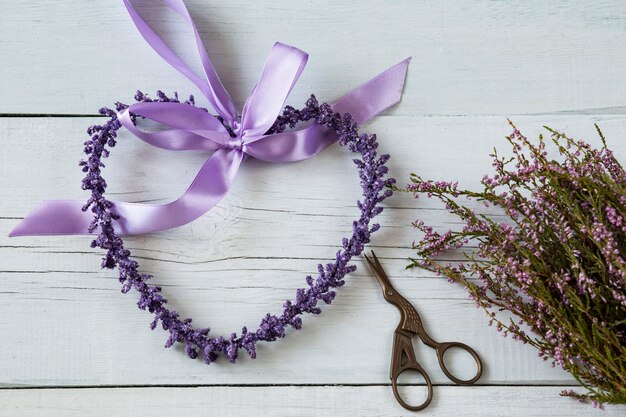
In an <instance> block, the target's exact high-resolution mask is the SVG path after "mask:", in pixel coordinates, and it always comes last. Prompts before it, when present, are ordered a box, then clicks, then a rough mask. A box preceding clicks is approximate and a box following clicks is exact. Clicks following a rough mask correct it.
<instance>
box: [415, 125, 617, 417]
mask: <svg viewBox="0 0 626 417" xmlns="http://www.w3.org/2000/svg"><path fill="white" fill-rule="evenodd" d="M511 126H512V128H513V131H512V133H511V134H510V135H509V136H507V140H508V142H509V144H510V145H511V147H512V153H513V156H512V157H511V158H503V157H501V156H500V155H498V153H497V151H496V150H494V152H493V154H492V155H491V156H492V157H493V164H492V165H493V169H494V173H493V174H492V175H485V176H484V177H483V178H482V180H481V184H482V190H481V191H470V190H465V189H460V188H459V186H458V183H450V182H446V181H438V182H436V181H432V180H425V179H423V178H421V177H420V176H418V175H416V174H412V175H411V178H410V180H411V183H410V184H409V185H408V186H407V187H406V189H405V190H404V191H409V192H412V193H414V196H415V197H418V196H420V195H422V194H426V195H427V196H428V197H435V198H438V199H439V200H441V201H442V202H443V203H444V204H445V207H446V208H447V210H448V211H449V212H450V213H452V214H454V215H455V216H457V217H458V218H459V219H460V220H461V221H462V223H463V227H462V229H461V230H456V231H453V230H447V231H445V232H442V233H440V232H437V231H436V230H434V229H433V228H432V227H431V226H428V225H427V224H425V223H424V222H422V221H416V222H415V223H414V224H413V225H414V227H415V228H416V229H417V230H419V231H420V232H421V233H422V235H421V239H420V240H419V241H418V242H417V243H416V244H414V249H415V250H416V256H415V257H414V258H412V259H411V263H410V264H409V265H408V268H412V267H421V268H425V269H428V270H430V271H433V272H435V273H437V274H440V275H443V276H445V277H447V278H448V279H449V281H451V282H454V283H458V284H461V285H463V286H464V287H465V288H466V289H467V290H468V292H469V295H470V297H471V298H472V299H473V300H475V301H476V303H477V305H478V306H480V307H482V308H483V309H485V311H486V312H487V316H488V318H489V324H490V325H491V324H495V326H496V329H497V330H498V331H499V332H503V333H504V335H505V336H506V335H509V334H510V335H511V336H512V337H513V339H516V340H520V341H522V342H523V343H529V344H531V345H532V346H534V347H535V348H537V349H538V351H539V356H540V357H541V358H542V359H543V360H546V361H550V362H551V364H552V366H557V365H558V366H560V367H562V368H563V369H564V370H566V371H568V372H569V373H571V374H572V375H573V376H574V378H576V380H577V381H578V382H579V383H580V384H581V385H582V386H583V387H585V388H586V389H587V391H586V392H585V393H575V392H573V391H564V392H563V393H562V394H563V395H568V396H573V397H576V398H578V399H580V400H583V401H584V400H587V399H588V400H591V401H592V402H593V403H594V405H596V406H598V405H599V406H602V404H603V403H621V404H624V403H626V261H625V259H626V173H625V171H624V169H623V168H622V166H621V165H620V163H619V162H618V161H617V159H616V158H615V157H614V155H613V153H612V152H611V150H610V149H608V147H607V145H606V140H605V138H604V136H603V135H602V133H601V131H600V129H599V128H598V129H597V130H598V133H599V135H600V138H601V140H602V143H603V146H602V147H600V148H599V149H596V148H594V147H592V146H591V145H589V144H588V143H586V142H584V141H578V140H574V139H572V138H570V137H568V136H567V135H565V134H564V133H561V132H557V131H555V130H552V129H550V128H548V127H546V129H547V132H548V135H547V136H548V137H549V141H548V143H546V141H547V139H546V138H544V137H543V136H540V138H539V140H538V141H536V142H532V141H530V140H529V139H528V138H527V137H525V136H524V135H523V134H522V133H521V132H520V131H519V130H518V129H517V128H516V127H515V126H514V125H513V124H512V123H511ZM596 128H597V126H596ZM546 145H549V146H546ZM552 145H554V148H555V150H554V151H552V152H549V151H548V149H551V147H552ZM551 155H553V156H554V157H552V156H551ZM461 199H466V200H467V199H469V200H476V201H481V202H483V203H484V204H485V205H487V206H491V207H493V209H491V210H490V212H491V213H492V214H488V213H480V212H478V211H477V210H474V209H470V208H468V207H467V206H465V205H463V204H462V203H461V201H460V200H461ZM494 210H496V211H499V212H500V213H499V214H500V215H497V216H494V215H493V213H494ZM501 214H505V219H506V221H503V220H502V215H501ZM449 250H461V251H463V253H464V256H465V260H464V261H462V262H456V263H450V262H443V261H442V260H441V258H440V255H441V254H443V253H444V252H446V251H449ZM505 315H506V317H508V318H506V319H505V318H504V317H505ZM511 315H512V316H513V317H514V319H513V318H511Z"/></svg>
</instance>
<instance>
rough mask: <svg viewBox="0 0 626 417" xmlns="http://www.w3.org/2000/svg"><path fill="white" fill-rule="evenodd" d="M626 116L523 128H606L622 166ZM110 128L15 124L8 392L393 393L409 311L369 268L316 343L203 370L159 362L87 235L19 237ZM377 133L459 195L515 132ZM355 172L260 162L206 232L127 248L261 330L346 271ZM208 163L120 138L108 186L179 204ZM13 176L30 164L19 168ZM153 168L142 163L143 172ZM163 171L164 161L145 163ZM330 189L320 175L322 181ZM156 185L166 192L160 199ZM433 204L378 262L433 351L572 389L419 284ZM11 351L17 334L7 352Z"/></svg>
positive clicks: (5, 329) (172, 286) (446, 297)
mask: <svg viewBox="0 0 626 417" xmlns="http://www.w3.org/2000/svg"><path fill="white" fill-rule="evenodd" d="M625 119H626V117H625V116H606V115H604V116H551V117H519V118H517V120H516V121H517V122H518V124H519V126H520V127H521V128H522V129H524V128H526V129H527V132H528V133H529V135H530V134H535V133H536V132H538V131H539V130H540V128H541V125H543V124H549V125H551V126H553V127H555V128H563V129H567V130H568V131H569V132H570V133H571V134H572V135H576V136H578V137H584V138H592V137H593V135H594V128H593V122H595V121H597V122H599V123H600V124H601V126H602V127H603V128H604V131H605V133H606V136H607V137H608V139H609V142H610V144H611V145H612V146H613V148H614V149H615V152H616V154H617V155H618V157H621V158H622V159H623V158H625V157H626V142H625V141H623V140H622V138H623V137H624V134H626V124H625V123H624V121H625ZM94 121H102V119H90V118H61V119H59V118H52V119H51V118H37V119H31V118H3V119H0V145H1V147H2V153H0V190H1V192H2V195H1V198H2V204H0V259H1V261H0V279H1V280H2V289H1V290H0V316H2V317H5V318H7V317H9V318H10V320H8V319H4V320H0V333H2V334H3V335H5V337H8V340H10V341H7V342H6V343H2V344H0V357H2V358H7V359H8V360H3V361H0V384H1V385H3V386H72V385H81V386H84V385H90V386H91V385H120V384H122V385H126V384H138V385H142V384H225V383H229V384H231V383H232V384H240V383H253V384H256V383H300V384H301V383H323V384H325V383H377V384H378V383H386V382H387V381H388V365H389V355H390V349H391V335H392V332H393V328H394V327H395V324H396V321H397V313H396V311H395V309H393V308H392V307H391V306H389V305H388V304H386V303H385V302H383V300H382V297H381V295H380V290H379V288H378V287H377V284H376V283H375V281H374V280H373V278H372V277H371V276H370V275H369V273H367V272H366V270H365V269H364V268H361V267H362V266H363V265H362V263H361V262H360V261H358V262H357V265H358V266H359V267H360V269H359V270H358V271H357V272H356V273H355V274H354V275H353V276H352V277H351V278H350V279H349V281H348V285H347V286H346V287H344V288H343V289H341V290H340V293H339V296H338V298H337V300H336V301H335V302H334V303H333V304H332V306H326V307H325V308H324V312H323V314H322V315H321V316H320V317H316V318H306V320H305V328H304V330H303V331H302V332H297V333H294V332H290V334H289V336H288V337H287V338H286V339H285V340H283V341H280V342H277V343H273V344H268V345H261V346H260V349H259V359H257V360H255V361H251V360H248V359H243V362H244V363H243V364H241V365H238V366H230V365H229V364H227V363H224V361H222V362H220V363H218V364H215V365H211V366H210V367H206V366H204V365H202V364H201V363H200V362H199V361H198V362H195V361H191V360H189V359H187V358H186V357H185V356H184V354H183V353H182V352H181V351H180V350H179V349H178V350H177V351H168V350H165V349H163V348H162V344H163V343H164V340H165V333H164V332H163V331H160V330H159V331H155V332H150V331H149V330H148V322H149V320H150V318H149V316H148V315H147V314H146V313H145V312H142V311H139V310H137V308H136V306H135V304H134V300H135V296H134V295H132V294H128V295H122V294H119V283H117V281H116V278H115V276H114V274H113V273H112V272H110V271H104V272H102V271H99V270H98V265H99V257H100V255H99V253H98V252H96V251H93V250H90V249H89V248H88V241H89V238H87V237H55V238H43V237H34V238H12V239H10V238H8V237H7V233H8V232H9V230H10V229H11V228H12V227H13V226H14V225H15V224H16V223H17V222H18V220H19V218H21V217H22V216H24V215H25V214H26V212H27V211H28V210H30V209H31V208H32V207H34V206H35V205H36V204H37V203H38V202H39V201H40V200H41V199H45V198H61V197H62V198H84V193H83V192H82V191H81V190H80V187H79V181H80V175H81V173H80V171H79V170H78V169H77V167H76V160H77V159H78V158H80V148H81V143H82V141H83V137H84V136H83V131H84V128H85V126H86V125H88V124H90V123H91V122H94ZM369 129H370V130H372V131H376V132H378V134H379V138H380V141H381V149H382V151H385V152H390V153H391V154H392V155H394V158H393V159H392V162H391V167H392V174H393V175H394V176H396V177H397V178H399V179H401V180H402V179H404V178H406V177H407V175H408V173H409V172H410V171H411V170H413V169H418V170H419V172H420V173H421V174H422V175H424V176H426V177H433V178H445V179H455V178H456V179H461V180H462V184H463V185H467V186H470V187H472V186H476V185H477V184H478V181H479V179H480V178H481V176H482V173H483V172H485V171H488V170H489V168H490V165H489V157H488V156H487V154H488V153H489V152H490V150H491V149H492V147H493V146H494V145H498V146H499V147H501V148H502V149H505V146H506V144H505V141H504V139H503V135H504V134H505V133H506V132H507V131H508V129H507V126H506V123H505V121H504V119H503V118H501V117H423V118H419V117H383V118H380V119H378V120H377V121H376V122H374V123H373V124H372V125H371V126H370V127H369ZM351 158H352V156H351V155H349V154H348V153H347V151H343V150H341V149H339V148H338V147H334V148H331V149H329V150H328V151H326V152H324V153H323V154H321V155H319V156H318V157H316V158H315V159H312V160H309V161H304V162H302V163H297V164H285V165H271V164H263V163H259V162H258V161H253V160H249V161H246V163H245V164H244V166H243V167H242V169H241V172H240V175H239V177H238V178H237V181H236V184H235V186H234V187H233V189H232V191H231V192H230V193H229V195H228V196H227V197H226V198H225V199H224V200H223V201H222V202H221V203H220V205H219V207H218V208H216V209H215V210H212V211H211V212H210V213H208V214H207V215H205V216H203V217H202V218H201V219H199V220H198V221H196V222H194V223H193V224H191V225H187V226H184V227H181V228H178V229H176V230H173V231H169V232H165V233H158V234H154V235H151V236H143V237H135V238H132V239H128V242H129V246H130V247H131V248H133V250H134V251H135V253H136V255H137V256H138V257H140V258H141V261H142V265H143V267H144V269H145V270H146V271H148V272H152V273H154V274H156V277H157V278H156V281H157V282H158V283H160V284H161V285H163V286H164V287H165V291H166V295H167V296H168V298H169V299H170V300H171V303H172V304H173V306H174V307H175V308H176V309H178V310H179V311H181V313H182V314H184V315H190V316H192V317H195V318H196V319H197V322H198V324H199V325H211V326H212V327H213V329H214V331H215V332H216V333H218V334H227V332H229V331H232V330H237V329H238V328H239V326H241V325H244V324H246V325H248V326H250V327H254V326H255V325H256V324H257V323H258V321H259V319H260V318H261V317H262V316H263V315H264V314H265V313H266V312H278V311H279V310H280V306H281V304H282V301H283V300H284V299H285V298H288V297H292V296H293V294H294V290H295V288H297V287H298V286H301V285H302V283H303V280H304V276H305V274H307V273H313V272H315V269H316V264H317V263H318V262H320V261H325V260H327V259H329V258H330V257H332V255H333V253H334V252H335V250H336V248H337V245H338V243H339V241H340V236H341V235H342V234H344V233H348V232H349V230H350V224H351V220H350V219H351V218H352V216H354V215H356V212H357V210H356V209H355V208H354V207H353V203H354V200H355V199H356V198H357V197H358V192H357V187H358V184H357V181H356V178H355V175H354V168H353V166H352V163H351V162H350V160H351ZM202 159H203V156H202V155H199V154H192V153H185V154H177V155H172V154H170V153H168V152H165V151H160V150H156V149H151V148H149V147H148V146H146V145H144V144H143V143H141V142H140V141H138V140H136V139H132V138H130V136H128V135H123V136H122V140H121V143H120V145H119V146H118V147H116V148H115V152H114V154H113V156H112V158H111V160H110V161H109V163H108V165H109V166H108V168H107V169H108V172H107V174H108V175H107V179H108V180H109V184H110V187H111V189H112V190H116V191H117V193H118V197H120V198H123V199H127V200H129V201H138V200H141V201H152V200H159V201H162V200H167V199H170V198H173V197H175V196H176V195H177V194H178V193H179V192H182V190H183V189H184V188H185V186H186V185H187V184H188V183H189V181H190V180H191V178H192V177H193V175H194V173H195V169H197V168H198V167H199V166H200V164H201V163H202ZM16 161H21V163H18V162H16ZM138 161H139V162H138ZM146 162H149V163H146ZM311 173H315V175H311ZM155 184H156V185H155ZM440 208H441V207H440V206H439V205H438V204H436V202H433V201H428V200H419V201H414V200H413V199H412V198H411V197H410V196H408V195H397V196H395V197H394V198H393V199H391V200H390V201H389V204H388V209H387V210H386V212H385V213H384V215H383V216H381V219H380V221H381V223H382V225H383V229H382V230H381V231H380V232H379V233H377V235H376V236H375V239H374V241H373V246H372V247H373V248H375V249H376V251H377V252H378V253H379V255H380V256H381V257H382V258H383V259H384V263H385V267H386V269H387V270H388V272H389V273H390V275H391V276H392V279H393V280H394V282H395V283H396V284H397V286H398V287H399V288H400V289H401V290H402V291H403V292H404V293H405V294H406V295H407V297H409V298H410V299H411V300H412V301H414V302H415V303H416V305H417V308H418V309H419V311H420V312H421V314H422V316H423V319H424V321H425V323H426V325H427V327H428V329H429V330H430V331H431V332H432V334H433V337H435V338H436V339H441V340H444V339H455V340H461V341H464V342H466V343H468V344H469V345H471V346H474V347H475V348H476V350H477V351H478V352H479V353H480V354H481V355H482V356H483V358H484V359H485V363H486V372H485V374H484V378H483V379H482V380H481V383H483V384H501V383H503V384H519V383H527V384H535V383H541V384H556V385H560V384H570V383H572V379H571V378H570V377H569V376H568V375H567V374H566V373H564V372H562V371H560V370H558V369H552V368H550V367H549V366H547V365H546V364H545V363H543V362H542V361H540V360H539V359H537V357H536V353H535V352H534V351H533V350H532V349H530V348H528V347H526V346H523V345H521V344H519V343H517V342H513V341H511V340H507V339H503V338H502V337H501V336H499V335H498V334H497V333H496V332H495V331H494V330H493V329H491V328H489V327H487V325H486V320H485V318H484V316H483V313H482V312H480V311H479V310H476V309H474V308H473V307H472V305H471V303H470V302H469V301H467V300H466V296H465V293H464V292H463V291H462V290H461V289H460V288H458V287H455V286H452V285H450V284H448V283H447V282H446V281H445V280H443V279H441V278H435V277H433V276H432V275H430V274H427V273H424V272H420V271H405V270H404V265H405V264H406V261H405V260H404V259H405V258H406V257H407V256H410V255H411V250H410V249H409V245H410V242H411V241H412V240H414V239H415V238H417V236H416V235H415V234H414V233H413V232H412V230H411V229H410V228H409V224H410V221H411V220H413V219H416V218H422V219H424V220H426V221H428V222H431V223H433V224H436V225H438V226H439V227H448V226H454V224H453V223H454V219H453V218H451V217H450V216H446V215H445V213H444V212H442V211H441V209H440ZM6 335H8V336H6ZM419 355H420V360H421V361H422V362H423V364H424V366H425V368H426V369H428V370H429V372H430V375H431V377H433V379H434V380H435V381H436V382H438V383H441V382H445V381H446V380H445V378H444V376H443V375H442V374H441V373H440V372H439V371H438V368H437V366H436V362H435V358H434V356H433V355H432V352H431V351H429V350H424V349H419Z"/></svg>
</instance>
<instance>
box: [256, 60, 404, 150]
mask: <svg viewBox="0 0 626 417" xmlns="http://www.w3.org/2000/svg"><path fill="white" fill-rule="evenodd" d="M409 61H410V58H407V59H405V60H404V61H402V62H400V63H398V64H396V65H394V66H393V67H391V68H388V69H387V70H386V71H384V72H382V73H381V74H379V75H378V76H376V77H374V78H373V79H371V80H370V81H368V82H367V83H365V84H363V85H362V86H360V87H357V88H356V89H354V90H352V91H351V92H350V93H348V94H346V95H345V96H343V97H342V98H341V99H339V100H338V101H336V102H335V103H333V104H331V107H332V109H333V110H334V111H336V112H338V113H340V114H344V113H350V114H351V115H352V119H353V120H354V121H355V122H357V123H359V124H361V123H364V122H366V121H368V120H370V119H371V118H373V117H374V116H376V115H378V114H380V113H381V112H383V111H384V110H386V109H388V108H389V107H391V106H393V105H394V104H396V103H398V102H399V101H400V99H401V98H402V89H403V87H404V80H405V78H406V71H407V68H408V65H409ZM336 141H337V135H336V134H335V133H334V132H332V131H330V130H328V129H327V128H325V127H323V126H320V125H318V124H312V125H311V126H309V127H307V128H304V129H301V130H295V131H286V132H281V133H276V134H271V135H264V136H260V137H257V138H254V139H250V140H247V141H246V142H245V143H244V150H245V152H246V153H247V154H248V155H250V156H252V157H254V158H256V159H261V160H263V161H269V162H295V161H301V160H303V159H307V158H311V157H312V156H315V155H317V154H318V153H320V152H322V151H323V150H324V149H326V148H327V147H329V146H330V145H332V144H333V143H335V142H336Z"/></svg>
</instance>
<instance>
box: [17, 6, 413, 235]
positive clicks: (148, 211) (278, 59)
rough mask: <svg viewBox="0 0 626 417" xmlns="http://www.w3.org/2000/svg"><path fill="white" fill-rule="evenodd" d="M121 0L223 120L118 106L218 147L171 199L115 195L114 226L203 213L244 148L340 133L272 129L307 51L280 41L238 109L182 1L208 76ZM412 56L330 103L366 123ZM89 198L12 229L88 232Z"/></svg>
mask: <svg viewBox="0 0 626 417" xmlns="http://www.w3.org/2000/svg"><path fill="white" fill-rule="evenodd" d="M123 1H124V5H125V6H126V9H127V10H128V13H129V14H130V17H131V19H132V20H133V22H134V24H135V26H136V27H137V29H138V30H139V33H140V34H141V35H142V36H143V38H144V39H145V40H146V42H147V43H148V44H149V45H150V46H151V47H152V48H153V49H154V50H155V51H156V52H157V53H158V54H159V55H160V56H161V57H162V58H163V59H164V60H165V61H166V62H168V63H169V64H170V65H171V66H172V67H174V68H175V69H176V70H178V71H179V72H181V73H182V74H183V75H185V76H186V77H187V78H188V79H189V80H191V81H192V82H193V83H194V84H195V85H196V86H197V87H198V88H199V89H200V91H201V92H202V94H203V95H204V96H205V97H206V99H207V100H208V102H209V103H210V105H211V107H212V108H213V109H214V110H215V112H216V113H217V114H218V115H219V116H220V117H221V119H222V120H223V123H222V122H221V121H220V120H219V119H218V118H217V117H215V116H213V115H211V114H209V113H207V112H206V111H204V110H201V109H199V108H196V107H194V106H191V105H188V104H184V103H174V102H141V103H136V104H132V105H131V106H129V107H128V108H127V109H125V110H124V111H122V112H121V113H119V114H118V120H119V121H120V123H121V124H122V126H124V127H125V128H126V129H127V130H128V131H130V132H131V133H132V134H133V135H135V136H136V137H138V138H139V139H141V140H143V141H144V142H146V143H148V144H150V145H153V146H156V147H159V148H162V149H167V150H172V151H180V150H202V151H212V152H213V154H212V155H211V156H210V157H209V158H208V160H207V161H206V162H205V164H204V165H203V166H202V168H201V169H200V171H199V172H198V174H197V175H196V177H195V179H194V180H193V182H192V184H191V185H190V186H189V188H188V189H187V190H186V191H185V193H184V194H183V195H182V196H181V197H179V198H178V199H176V200H175V201H172V202H170V203H167V204H138V203H124V202H113V208H112V212H114V213H116V214H118V215H119V219H118V220H117V225H116V231H117V232H118V233H119V234H120V235H129V234H141V233H150V232H155V231H161V230H167V229H171V228H175V227H179V226H182V225H184V224H187V223H190V222H192V221H193V220H195V219H197V218H198V217H200V216H201V215H203V214H204V213H206V212H207V211H208V210H210V209H211V208H212V207H214V206H215V205H216V204H217V203H218V202H219V201H220V200H221V198H222V197H223V196H224V195H225V194H226V193H227V192H228V189H229V188H230V185H231V183H232V181H233V179H234V178H235V175H236V173H237V170H238V169H239V166H240V164H241V162H242V161H243V159H244V157H245V156H246V155H248V156H251V157H253V158H257V159H261V160H263V161H268V162H294V161H300V160H303V159H307V158H310V157H312V156H314V155H316V154H318V153H319V152H321V151H322V150H324V149H325V148H326V147H328V146H329V145H331V144H332V143H334V142H335V141H336V140H337V135H336V134H335V133H334V132H331V131H330V130H328V129H326V128H324V127H323V126H321V125H318V124H313V125H310V126H308V127H306V128H303V129H300V130H293V131H285V132H281V133H274V134H267V132H268V131H269V130H270V128H271V127H272V125H273V124H274V122H275V120H276V118H277V116H278V115H279V114H280V112H281V110H282V109H283V106H284V104H285V101H286V99H287V97H288V96H289V93H290V92H291V90H292V89H293V86H294V85H295V83H296V82H297V80H298V78H299V77H300V74H301V73H302V71H303V70H304V67H305V66H306V62H307V59H308V55H307V54H306V53H305V52H303V51H301V50H300V49H298V48H295V47H293V46H289V45H285V44H282V43H276V44H275V45H274V47H273V48H272V50H271V51H270V53H269V56H268V57H267V60H266V62H265V66H264V68H263V71H262V73H261V76H260V78H259V80H258V82H257V84H256V86H255V87H254V89H253V90H252V93H251V94H250V96H249V97H248V99H247V100H246V103H245V105H244V107H243V110H242V111H241V116H240V117H238V113H237V109H236V107H235V104H234V102H233V100H232V98H231V96H230V94H228V92H227V91H226V89H225V88H224V86H223V85H222V83H221V82H220V79H219V77H218V75H217V72H216V71H215V68H214V66H213V63H212V62H211V59H210V58H209V56H208V53H207V50H206V48H205V47H204V44H203V43H202V39H201V38H200V34H199V33H198V30H197V28H196V26H195V24H194V22H193V20H192V18H191V16H190V14H189V12H188V10H187V8H186V7H185V4H184V2H183V1H182V0H163V2H164V3H166V4H167V5H168V6H169V7H170V8H171V9H173V10H174V11H175V12H176V13H177V14H179V15H180V16H181V17H182V18H183V19H184V20H185V21H186V22H187V24H188V25H189V26H190V27H191V29H192V30H193V33H194V35H195V41H196V46H197V50H198V54H199V56H200V60H201V62H202V69H203V72H204V76H199V75H198V74H197V73H195V72H194V71H193V70H191V68H190V67H189V66H188V65H187V64H185V63H184V62H183V60H182V59H181V58H180V57H179V56H178V55H176V54H175V53H174V52H173V51H172V50H171V49H170V47H169V46H168V45H167V44H166V43H165V41H164V40H163V39H162V38H161V37H160V36H159V35H158V34H157V33H156V32H155V31H154V30H153V29H152V28H151V27H150V25H148V23H146V21H145V20H144V19H143V18H142V17H141V16H140V14H139V13H138V12H137V11H136V9H135V8H134V7H133V5H132V4H131V2H130V1H129V0H123ZM408 63H409V58H407V59H405V60H403V61H402V62H400V63H398V64H396V65H394V66H393V67H391V68H389V69H387V70H386V71H384V72H383V73H381V74H380V75H378V76H377V77H375V78H373V79H372V80H370V81H368V82H367V83H365V84H363V85H361V86H360V87H358V88H356V89H355V90H353V91H352V92H350V93H348V94H347V95H345V96H344V97H343V98H341V99H339V100H338V101H336V102H334V103H332V104H331V107H332V109H333V110H334V111H336V112H339V113H342V114H343V113H350V114H351V115H352V118H353V120H354V121H355V122H356V123H363V122H365V121H367V120H369V119H370V118H372V117H374V116H375V115H377V114H378V113H380V112H382V111H383V110H385V109H387V108H388V107H390V106H392V105H394V104H395V103H397V102H398V101H400V98H401V95H402V88H403V85H404V79H405V75H406V70H407V67H408ZM133 114H134V115H137V116H141V117H143V118H146V119H150V120H153V121H155V122H158V123H160V124H162V125H164V126H165V127H167V129H165V130H159V131H152V132H147V131H144V130H141V129H140V128H138V127H137V126H136V125H135V124H134V123H133V119H132V117H131V115H133ZM225 126H228V127H229V128H230V131H231V132H232V133H234V135H231V132H229V129H227V128H226V127H225ZM83 205H84V203H83V202H81V201H71V200H53V201H46V202H43V203H42V204H41V205H40V206H39V207H38V208H36V209H35V210H34V211H33V212H31V213H30V214H29V215H28V216H26V218H24V220H22V222H20V223H19V224H18V225H17V227H16V228H15V229H14V230H13V231H12V232H11V236H25V235H30V236H34V235H74V234H88V233H89V231H88V228H89V225H90V223H91V221H92V215H91V214H90V213H87V212H84V211H83V210H82V207H83Z"/></svg>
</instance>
